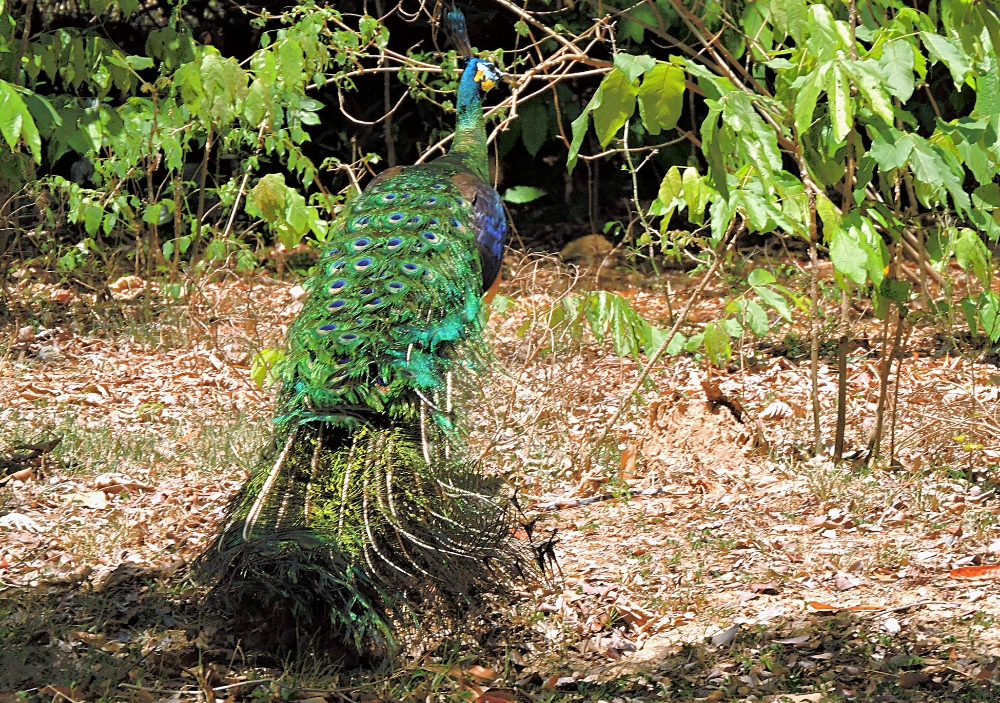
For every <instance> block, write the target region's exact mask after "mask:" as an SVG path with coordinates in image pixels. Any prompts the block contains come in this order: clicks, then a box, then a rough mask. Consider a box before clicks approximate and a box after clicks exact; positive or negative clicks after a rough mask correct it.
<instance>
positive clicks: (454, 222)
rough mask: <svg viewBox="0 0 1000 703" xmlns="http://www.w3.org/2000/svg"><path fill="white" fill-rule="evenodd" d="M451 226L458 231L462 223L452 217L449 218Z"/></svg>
mask: <svg viewBox="0 0 1000 703" xmlns="http://www.w3.org/2000/svg"><path fill="white" fill-rule="evenodd" d="M451 226H452V227H454V228H455V229H458V228H459V227H461V226H462V223H461V222H459V221H458V220H457V219H455V218H454V217H453V218H451Z"/></svg>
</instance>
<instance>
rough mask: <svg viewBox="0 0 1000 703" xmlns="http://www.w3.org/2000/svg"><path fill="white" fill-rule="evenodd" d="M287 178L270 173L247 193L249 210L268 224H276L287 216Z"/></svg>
mask: <svg viewBox="0 0 1000 703" xmlns="http://www.w3.org/2000/svg"><path fill="white" fill-rule="evenodd" d="M288 190H289V188H288V186H286V185H285V177H284V176H283V175H282V174H280V173H269V174H267V175H266V176H264V177H263V178H261V179H260V180H259V181H258V182H257V185H255V186H254V187H253V188H251V189H250V192H249V193H247V210H248V211H250V214H251V215H256V216H259V217H261V218H263V220H264V221H265V222H267V223H268V224H275V223H277V222H278V221H279V218H281V217H282V216H283V215H284V214H285V198H286V195H287V193H288Z"/></svg>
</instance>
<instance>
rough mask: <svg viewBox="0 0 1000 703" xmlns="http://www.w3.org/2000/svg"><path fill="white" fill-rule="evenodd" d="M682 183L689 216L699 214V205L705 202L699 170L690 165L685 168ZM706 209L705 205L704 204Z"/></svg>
mask: <svg viewBox="0 0 1000 703" xmlns="http://www.w3.org/2000/svg"><path fill="white" fill-rule="evenodd" d="M681 183H682V185H683V188H684V202H685V204H686V205H687V209H688V218H689V219H690V218H691V217H692V216H697V215H698V214H700V213H698V205H699V203H701V202H703V200H702V198H701V176H699V175H698V170H697V169H695V168H691V167H690V166H689V167H688V168H686V169H684V175H683V177H682V178H681ZM702 209H704V205H702Z"/></svg>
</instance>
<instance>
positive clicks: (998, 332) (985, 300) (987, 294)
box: [979, 291, 1000, 343]
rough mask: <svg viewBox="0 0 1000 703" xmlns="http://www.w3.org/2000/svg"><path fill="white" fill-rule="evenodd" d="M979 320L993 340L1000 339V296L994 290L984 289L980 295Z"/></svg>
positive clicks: (984, 330)
mask: <svg viewBox="0 0 1000 703" xmlns="http://www.w3.org/2000/svg"><path fill="white" fill-rule="evenodd" d="M979 321H980V322H981V323H982V325H983V333H984V334H985V335H986V336H987V337H989V338H990V341H991V342H994V343H996V342H998V341H1000V296H998V295H997V294H996V293H994V292H993V291H983V294H982V296H980V299H979Z"/></svg>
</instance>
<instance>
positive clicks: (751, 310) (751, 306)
mask: <svg viewBox="0 0 1000 703" xmlns="http://www.w3.org/2000/svg"><path fill="white" fill-rule="evenodd" d="M755 271H760V269H755ZM743 321H744V322H746V323H747V326H748V327H750V329H751V330H752V331H753V333H754V334H755V335H757V336H758V337H766V336H767V333H768V331H769V330H770V328H771V326H770V324H769V323H768V319H767V313H766V312H764V308H762V307H761V306H760V303H758V302H757V301H756V300H747V301H746V308H745V309H744V310H743Z"/></svg>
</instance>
